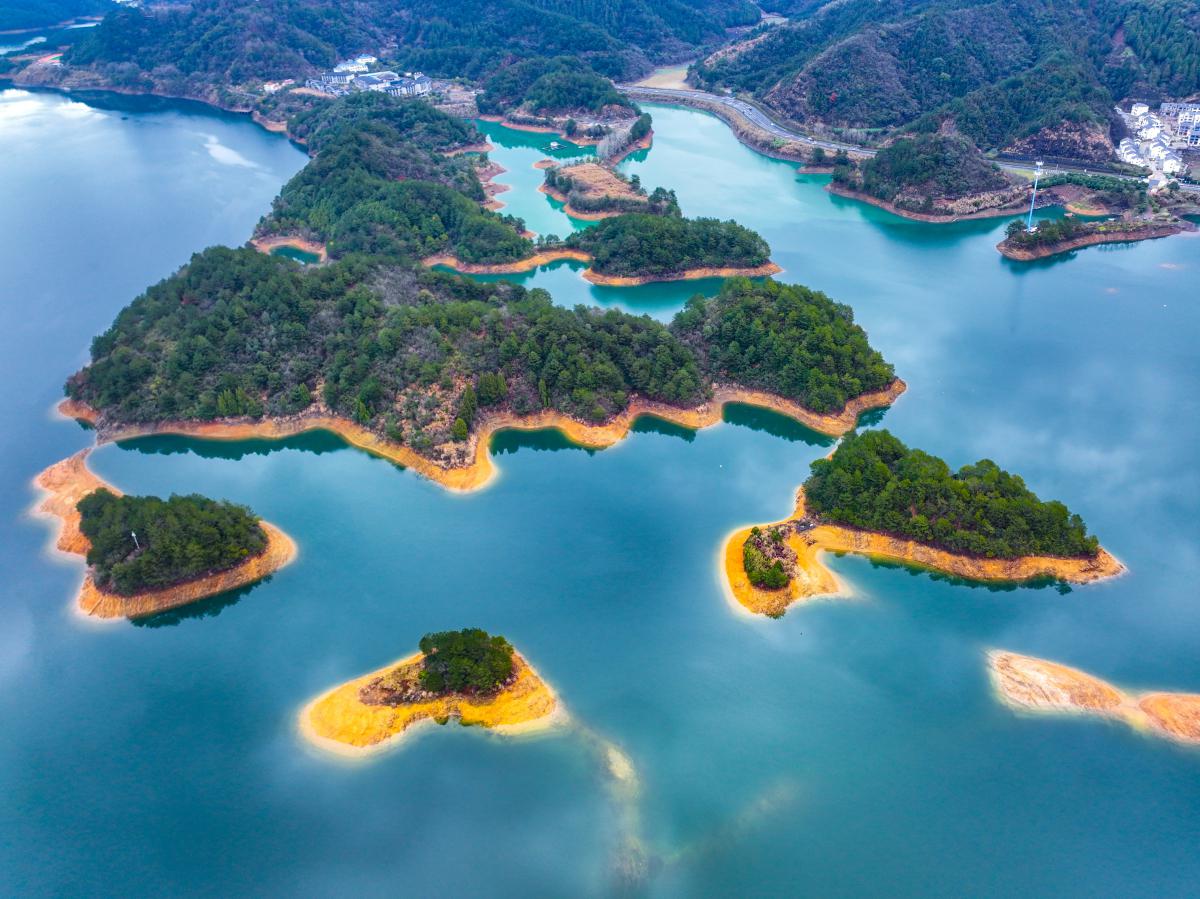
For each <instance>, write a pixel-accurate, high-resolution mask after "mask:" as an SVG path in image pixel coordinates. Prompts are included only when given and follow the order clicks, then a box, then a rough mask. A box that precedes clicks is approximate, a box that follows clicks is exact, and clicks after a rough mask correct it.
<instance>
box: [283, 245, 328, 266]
mask: <svg viewBox="0 0 1200 899" xmlns="http://www.w3.org/2000/svg"><path fill="white" fill-rule="evenodd" d="M271 255H272V256H282V257H283V258H284V259H291V260H293V261H295V262H299V263H300V264H301V265H312V264H313V263H314V262H318V261H320V259H321V257H320V256H318V255H317V254H316V253H309V252H308V251H307V250H301V249H297V248H296V247H276V248H275V249H273V250H272V251H271Z"/></svg>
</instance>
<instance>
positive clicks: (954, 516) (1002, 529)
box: [804, 431, 1100, 559]
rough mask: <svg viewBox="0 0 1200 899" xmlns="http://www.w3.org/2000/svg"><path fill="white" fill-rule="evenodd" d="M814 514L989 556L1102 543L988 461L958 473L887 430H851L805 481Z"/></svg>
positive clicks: (1049, 552)
mask: <svg viewBox="0 0 1200 899" xmlns="http://www.w3.org/2000/svg"><path fill="white" fill-rule="evenodd" d="M804 496H805V501H806V504H807V511H808V513H809V514H810V515H811V516H812V517H814V518H816V519H817V520H819V521H827V522H833V523H837V524H844V525H849V526H850V527H854V528H860V529H862V530H867V531H878V532H882V533H885V534H892V535H895V536H898V537H904V538H907V539H911V540H917V541H920V542H921V543H928V544H930V545H933V546H938V547H941V548H943V549H947V550H950V551H951V552H956V553H966V554H968V555H973V556H981V557H986V558H999V559H1011V558H1016V557H1019V556H1067V557H1079V556H1094V555H1096V553H1097V552H1098V551H1099V548H1100V546H1099V542H1098V541H1097V540H1096V538H1095V537H1093V536H1091V535H1090V534H1088V531H1087V528H1086V526H1085V525H1084V523H1083V520H1082V519H1081V518H1080V517H1079V516H1078V515H1074V514H1072V513H1071V512H1070V510H1068V509H1067V507H1066V506H1064V505H1063V504H1062V503H1060V502H1056V501H1043V500H1040V499H1038V497H1037V496H1036V495H1035V494H1034V493H1033V492H1032V491H1031V490H1029V488H1027V487H1026V486H1025V482H1024V481H1022V480H1021V478H1020V477H1018V476H1017V475H1013V474H1009V473H1008V472H1006V471H1004V470H1003V469H1001V468H1000V467H999V466H998V465H996V463H995V462H992V461H991V460H989V459H982V460H980V461H979V462H976V463H975V464H974V465H964V466H963V467H962V468H960V469H959V470H958V471H956V472H952V471H951V470H950V467H949V466H948V465H946V463H945V462H943V461H942V460H941V459H939V458H937V457H936V456H931V455H929V454H928V453H924V452H922V451H921V450H916V449H909V448H908V447H907V446H905V445H904V444H903V443H901V442H900V441H899V440H898V439H897V438H895V437H893V436H892V434H891V433H889V432H888V431H864V432H863V433H861V434H853V433H852V434H848V435H847V436H846V437H845V438H843V440H842V442H841V444H839V446H838V448H837V451H836V452H835V453H834V454H833V456H832V457H831V458H829V459H818V460H817V461H815V462H813V463H812V475H811V476H810V477H809V479H808V480H807V481H805V483H804Z"/></svg>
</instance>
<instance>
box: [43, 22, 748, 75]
mask: <svg viewBox="0 0 1200 899" xmlns="http://www.w3.org/2000/svg"><path fill="white" fill-rule="evenodd" d="M758 15H759V13H758V10H757V9H756V8H755V7H754V6H753V5H752V4H750V3H748V2H746V0H671V2H669V3H665V4H650V3H649V2H647V0H600V2H593V3H588V4H582V5H581V4H578V3H568V2H565V0H527V2H526V0H499V2H494V3H482V2H476V0H464V2H458V3H455V4H453V5H450V6H447V5H430V4H427V3H418V2H416V0H366V2H361V3H355V4H343V3H333V2H331V0H259V2H255V3H244V2H240V0H196V2H194V3H191V4H189V5H186V6H182V5H181V6H175V5H171V6H155V7H150V8H148V9H146V8H143V9H126V8H122V9H119V10H115V11H113V12H112V13H110V14H109V15H108V16H106V18H105V20H104V22H103V23H102V24H101V25H100V26H99V27H98V28H96V29H95V31H94V33H92V34H89V35H88V36H87V38H86V39H84V40H82V41H81V42H80V43H79V45H78V46H77V47H75V48H74V49H72V50H71V52H70V53H69V54H68V56H67V59H66V61H67V63H68V64H70V65H72V66H86V67H91V68H94V69H98V70H99V71H100V72H102V73H103V74H104V75H105V76H106V77H107V78H108V79H109V80H111V81H113V82H114V83H116V84H118V85H119V86H126V87H136V88H138V89H142V90H144V89H148V88H147V86H146V84H145V83H144V82H145V81H147V80H150V81H152V82H153V84H154V85H155V86H156V89H159V90H161V89H163V88H161V87H159V86H161V85H176V87H175V88H174V89H173V90H174V92H175V93H186V94H187V95H189V96H203V95H204V94H205V93H206V91H205V87H209V88H211V87H212V86H220V87H225V86H230V85H238V84H247V83H252V82H256V81H263V80H267V79H276V78H286V77H297V76H304V75H307V74H310V73H312V72H315V71H316V70H318V69H320V68H323V67H328V66H330V65H332V64H333V62H334V61H335V60H337V59H338V58H340V57H344V56H347V55H349V54H352V53H356V52H363V51H370V52H372V53H375V54H377V55H379V56H380V57H381V58H383V59H386V60H388V61H389V62H393V63H395V64H396V65H397V66H401V67H404V68H419V69H423V70H424V71H426V72H428V73H430V74H434V75H446V76H465V77H469V78H482V77H486V76H487V75H490V74H492V73H494V72H495V71H496V70H497V69H499V68H502V67H503V66H505V65H508V64H510V63H512V62H514V61H517V60H520V59H525V58H529V57H533V56H557V55H568V56H573V57H577V58H580V59H583V60H586V61H587V62H588V63H589V64H590V65H592V66H593V67H594V68H596V69H597V70H598V71H600V72H602V73H604V74H606V75H610V76H613V77H616V76H626V75H631V74H636V73H640V72H643V71H645V70H647V69H649V68H650V66H651V65H652V64H653V63H655V62H658V61H664V60H665V61H671V60H677V59H683V58H687V56H688V55H694V54H695V52H696V50H697V48H700V47H703V46H712V45H715V44H717V43H718V42H719V41H721V40H722V39H724V37H725V34H726V31H725V29H726V28H727V27H732V26H736V25H748V24H752V23H753V22H755V21H757V19H758Z"/></svg>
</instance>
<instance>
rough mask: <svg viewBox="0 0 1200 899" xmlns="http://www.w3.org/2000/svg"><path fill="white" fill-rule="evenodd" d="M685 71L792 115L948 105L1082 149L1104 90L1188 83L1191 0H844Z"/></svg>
mask: <svg viewBox="0 0 1200 899" xmlns="http://www.w3.org/2000/svg"><path fill="white" fill-rule="evenodd" d="M784 11H785V12H786V11H788V10H787V8H786V3H785V8H784ZM696 74H697V78H698V80H699V81H700V82H701V83H702V84H704V85H707V86H711V87H718V86H720V87H731V88H734V89H737V90H742V91H747V92H750V93H753V94H754V95H756V96H758V97H759V98H760V99H762V100H764V101H765V102H767V103H768V104H769V105H771V106H773V107H774V108H775V109H777V110H778V111H780V112H782V113H783V114H785V115H787V116H789V117H791V118H793V119H796V120H801V121H807V122H811V123H821V124H824V125H827V126H834V127H848V128H855V129H859V128H885V129H886V128H897V127H903V126H906V125H909V124H911V123H914V122H917V121H918V120H922V119H924V121H923V122H922V127H925V128H928V127H930V126H931V125H933V124H936V123H937V122H941V121H942V120H945V119H947V118H949V119H953V120H954V122H955V123H956V125H957V128H958V130H959V131H960V132H961V133H963V134H964V135H966V136H967V137H968V138H970V139H971V140H973V141H974V142H976V143H977V144H978V145H979V146H980V147H981V148H983V149H985V150H999V149H1005V148H1008V147H1012V146H1014V145H1017V146H1018V147H1023V148H1024V149H1025V150H1026V151H1028V152H1034V151H1040V150H1043V149H1045V150H1046V151H1047V152H1051V151H1057V154H1061V155H1067V154H1069V153H1070V152H1072V151H1074V152H1075V153H1076V154H1077V155H1083V156H1087V155H1093V156H1094V155H1096V153H1097V152H1099V151H1098V149H1097V147H1096V143H1097V141H1096V136H1097V135H1099V136H1101V137H1106V136H1107V131H1108V117H1109V109H1110V108H1111V106H1112V104H1113V102H1114V101H1116V100H1120V99H1123V98H1127V97H1140V98H1146V99H1152V100H1153V99H1157V98H1160V97H1164V96H1168V95H1170V96H1185V95H1189V94H1191V93H1193V92H1195V91H1197V90H1200V4H1198V3H1197V2H1196V0H1086V2H1085V0H1066V2H1060V0H993V2H984V3H980V2H977V0H916V2H912V0H845V2H840V3H829V4H825V5H823V6H821V7H820V8H818V9H816V10H815V11H810V14H809V15H807V16H806V17H805V18H803V19H802V20H801V21H799V22H796V23H793V24H790V25H788V26H785V27H782V28H778V29H774V30H773V31H772V32H771V33H769V34H768V35H767V36H766V37H764V38H763V39H762V40H760V41H757V42H756V43H754V44H753V46H749V47H748V48H747V49H745V50H744V51H743V52H739V53H734V54H725V55H723V56H721V57H720V58H714V59H713V60H711V61H710V62H707V63H704V64H701V65H700V66H698V67H697V71H696ZM1023 142H1024V143H1023Z"/></svg>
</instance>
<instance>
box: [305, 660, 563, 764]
mask: <svg viewBox="0 0 1200 899" xmlns="http://www.w3.org/2000/svg"><path fill="white" fill-rule="evenodd" d="M422 658H424V657H423V656H422V655H421V653H419V652H418V653H416V654H414V655H411V656H408V657H407V658H404V659H400V660H399V661H396V662H392V663H391V664H390V665H385V666H384V667H383V668H380V669H378V670H376V671H372V672H371V673H370V674H364V675H363V676H362V677H358V678H355V679H354V680H352V681H348V682H346V683H344V684H341V685H340V686H337V687H334V688H333V689H332V690H330V691H329V692H327V693H323V694H322V695H320V696H318V697H317V698H316V699H314V700H312V701H311V702H309V703H308V704H307V705H305V706H304V708H303V709H301V711H300V717H299V728H300V733H301V734H303V735H304V737H305V738H306V739H308V740H309V741H310V742H312V743H314V744H315V745H317V746H319V747H321V748H322V749H327V750H329V751H331V752H336V753H338V754H340V755H355V756H357V755H363V754H365V753H368V752H372V751H375V750H378V749H382V748H383V747H384V746H386V745H387V744H388V743H391V742H393V741H394V740H396V739H397V738H399V737H400V736H401V735H402V734H404V732H405V731H407V730H408V729H409V728H411V727H412V726H413V725H416V724H419V723H421V722H423V721H446V720H448V719H450V718H457V719H458V720H459V722H460V723H461V724H463V725H478V726H481V727H486V728H489V729H491V730H494V731H496V732H498V733H503V734H517V733H529V732H533V731H537V730H543V729H547V728H550V727H554V726H555V725H558V724H562V723H565V721H566V720H567V714H566V711H565V710H564V709H563V708H562V704H561V703H560V702H559V701H558V697H557V696H555V695H554V691H553V690H551V689H550V687H549V686H547V685H546V683H545V681H543V680H542V679H541V678H540V677H539V676H538V673H537V672H536V671H535V670H534V669H533V666H531V665H530V664H529V663H528V662H526V661H525V659H523V658H522V657H521V656H520V655H519V654H517V653H514V654H513V660H514V662H515V668H516V679H515V680H514V681H513V683H512V684H510V685H509V686H507V687H505V688H504V689H503V690H501V691H500V692H499V693H497V694H496V695H495V696H491V697H487V698H472V697H469V696H463V695H461V694H454V695H450V696H444V697H438V698H436V699H432V700H430V701H428V702H413V703H403V704H400V705H376V704H371V703H368V702H365V701H364V700H363V696H362V691H363V689H364V688H365V687H367V686H368V685H369V684H371V682H373V681H375V680H377V679H378V678H381V677H383V676H384V675H392V676H394V677H398V678H404V679H409V678H411V679H415V678H416V676H417V673H418V671H419V670H420V664H421V660H422Z"/></svg>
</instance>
